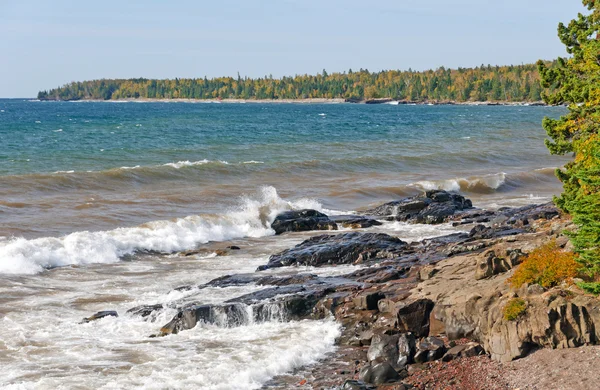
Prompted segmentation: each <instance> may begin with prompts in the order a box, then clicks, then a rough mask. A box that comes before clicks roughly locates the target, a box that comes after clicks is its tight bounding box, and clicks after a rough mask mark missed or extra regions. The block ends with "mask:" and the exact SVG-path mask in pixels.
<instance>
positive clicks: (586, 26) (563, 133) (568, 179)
mask: <svg viewBox="0 0 600 390" xmlns="http://www.w3.org/2000/svg"><path fill="white" fill-rule="evenodd" d="M583 4H584V5H585V6H586V7H587V8H588V9H589V10H590V11H591V13H590V14H588V15H582V14H579V15H578V17H577V19H574V20H572V21H571V22H570V23H569V25H568V26H565V25H564V24H562V23H561V24H559V26H558V36H559V38H560V40H561V41H562V43H563V44H564V45H565V46H566V48H567V52H568V53H569V54H571V55H572V56H571V57H570V58H559V59H558V60H557V61H556V66H554V67H548V66H547V65H546V64H545V63H543V62H541V61H540V62H538V67H539V71H540V76H541V81H542V86H543V87H545V88H548V89H550V90H551V91H550V92H545V93H544V94H543V97H544V100H545V101H546V102H547V103H549V104H562V103H566V104H568V105H569V106H568V107H569V112H568V114H567V115H565V116H563V117H561V118H560V119H550V118H545V119H544V121H543V123H542V124H543V127H544V129H545V130H546V132H547V134H548V136H549V137H550V138H551V139H550V140H547V141H546V145H547V147H548V149H549V150H550V152H551V153H553V154H566V153H574V155H575V159H574V160H573V161H571V162H569V163H567V164H566V165H565V166H564V168H563V169H560V170H557V172H556V174H557V176H558V178H559V179H560V181H562V183H563V189H564V191H563V193H562V194H561V195H560V197H556V198H555V203H556V204H557V206H558V207H560V208H561V209H562V210H564V211H566V212H568V213H570V214H571V215H572V216H573V221H574V223H575V224H576V225H577V227H578V229H577V230H576V231H575V232H574V233H571V234H570V237H571V240H572V242H573V245H574V247H575V252H576V253H577V254H578V255H579V257H578V261H579V262H580V264H581V266H582V269H583V271H584V272H585V273H587V274H588V275H590V276H594V275H599V274H600V136H599V130H600V55H599V53H600V40H599V38H600V36H599V32H600V1H592V0H584V1H583Z"/></svg>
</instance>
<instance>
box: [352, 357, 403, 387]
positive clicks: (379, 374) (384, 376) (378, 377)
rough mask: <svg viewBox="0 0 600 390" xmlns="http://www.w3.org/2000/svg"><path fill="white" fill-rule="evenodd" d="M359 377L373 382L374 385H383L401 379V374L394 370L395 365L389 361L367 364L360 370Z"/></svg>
mask: <svg viewBox="0 0 600 390" xmlns="http://www.w3.org/2000/svg"><path fill="white" fill-rule="evenodd" d="M358 377H359V379H360V380H361V381H364V382H367V383H372V384H374V385H382V384H384V383H389V382H395V381H397V380H399V379H401V376H400V374H398V372H397V371H396V370H394V367H392V365H391V364H390V363H389V362H381V363H376V364H375V365H368V366H365V367H363V368H362V369H361V370H360V373H359V374H358ZM405 377H406V376H405Z"/></svg>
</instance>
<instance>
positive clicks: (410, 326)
mask: <svg viewBox="0 0 600 390" xmlns="http://www.w3.org/2000/svg"><path fill="white" fill-rule="evenodd" d="M433 305H434V304H433V301H431V300H429V299H418V300H415V301H413V302H410V303H403V304H401V305H400V306H398V307H396V310H397V312H396V318H397V324H396V328H397V329H398V330H399V331H400V332H404V333H407V332H411V333H414V334H415V336H416V337H426V336H427V335H428V334H429V316H430V315H431V310H432V309H433Z"/></svg>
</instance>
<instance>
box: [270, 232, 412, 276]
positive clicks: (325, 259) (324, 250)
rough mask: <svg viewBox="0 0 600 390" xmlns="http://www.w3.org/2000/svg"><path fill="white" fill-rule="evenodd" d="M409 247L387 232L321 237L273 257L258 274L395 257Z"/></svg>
mask: <svg viewBox="0 0 600 390" xmlns="http://www.w3.org/2000/svg"><path fill="white" fill-rule="evenodd" d="M406 247H407V244H406V243H405V242H404V241H402V240H400V239H399V238H397V237H392V236H390V235H387V234H384V233H360V232H350V233H343V234H338V235H320V236H315V237H311V238H309V239H308V240H306V241H304V242H302V243H300V244H298V245H296V246H295V247H293V248H290V249H286V250H284V251H282V252H280V253H277V254H275V255H272V256H271V257H270V258H269V263H268V264H267V265H263V266H260V267H259V268H258V271H262V270H266V269H269V268H277V267H284V266H290V265H296V266H314V267H319V266H323V265H331V264H355V263H361V262H364V261H367V260H373V259H381V258H393V257H394V256H395V255H397V254H400V253H402V251H403V250H404V249H406Z"/></svg>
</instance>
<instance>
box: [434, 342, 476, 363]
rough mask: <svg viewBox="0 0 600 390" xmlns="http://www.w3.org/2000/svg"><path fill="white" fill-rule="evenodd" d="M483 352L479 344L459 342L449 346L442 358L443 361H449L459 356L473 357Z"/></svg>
mask: <svg viewBox="0 0 600 390" xmlns="http://www.w3.org/2000/svg"><path fill="white" fill-rule="evenodd" d="M483 352H484V351H483V348H482V347H481V345H479V344H478V343H475V342H469V343H467V344H460V345H457V346H455V347H452V348H450V349H449V350H448V352H446V354H445V355H444V357H443V358H442V360H443V361H445V362H449V361H451V360H454V359H457V358H459V357H473V356H477V355H481V354H483Z"/></svg>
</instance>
